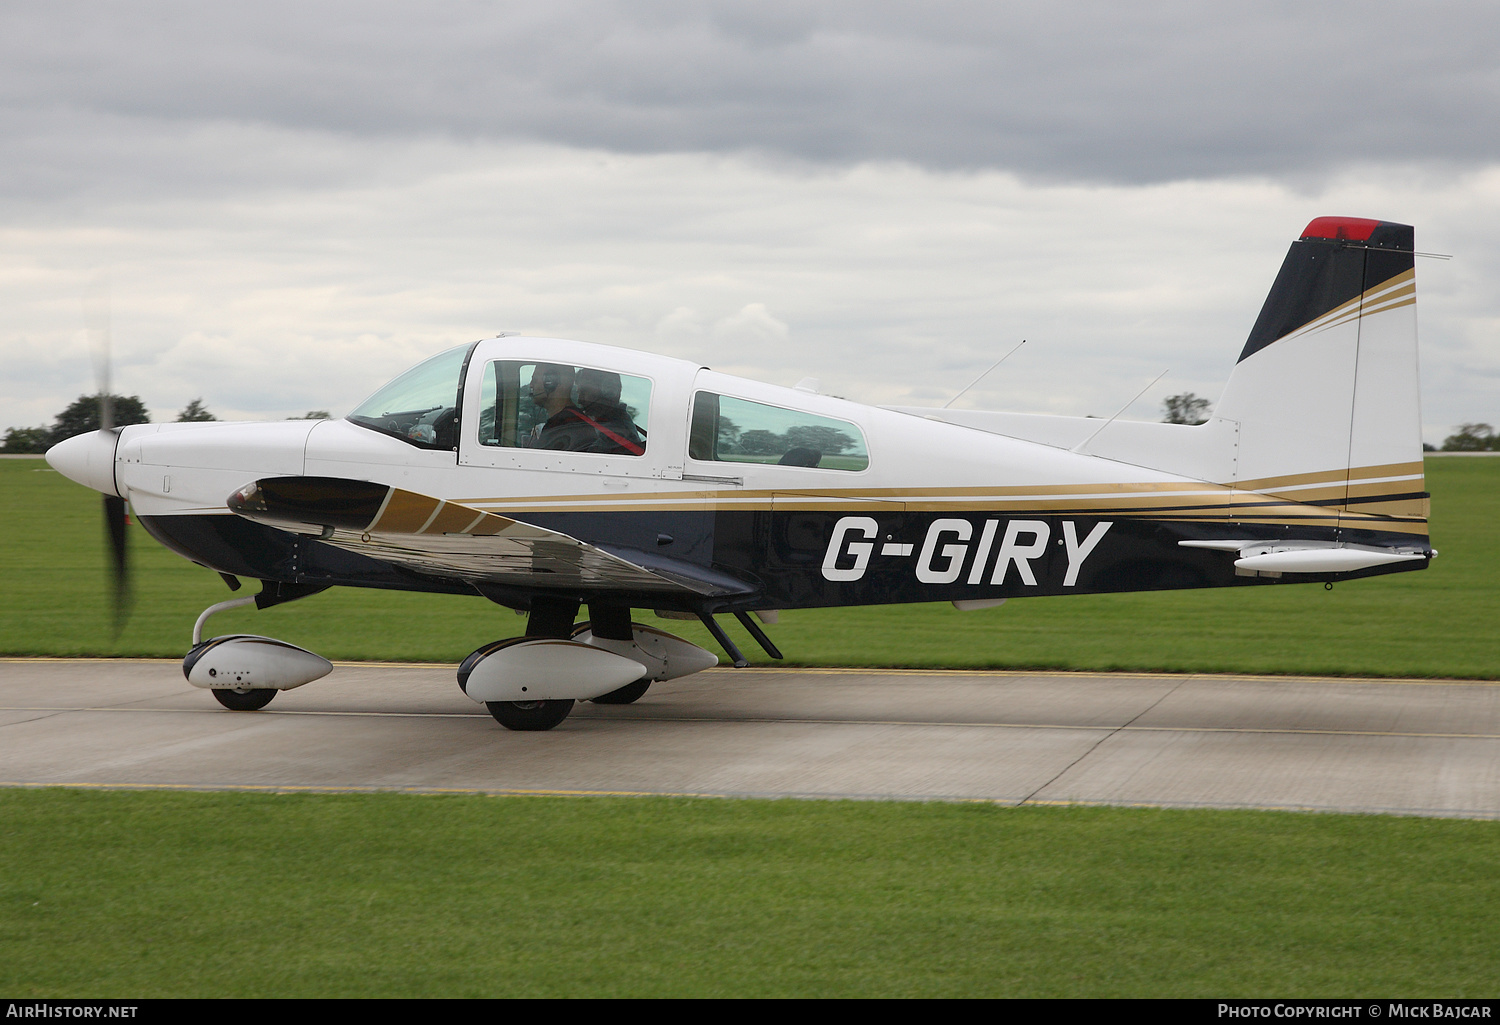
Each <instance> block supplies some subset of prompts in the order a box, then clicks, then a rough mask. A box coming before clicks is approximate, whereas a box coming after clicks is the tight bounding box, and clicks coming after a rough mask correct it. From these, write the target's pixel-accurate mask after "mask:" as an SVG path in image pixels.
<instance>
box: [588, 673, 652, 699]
mask: <svg viewBox="0 0 1500 1025" xmlns="http://www.w3.org/2000/svg"><path fill="white" fill-rule="evenodd" d="M650 686H651V677H649V676H643V677H641V678H640V679H639V680H637V681H635V682H634V683H627V684H626V685H625V686H623V687H621V688H620V689H619V690H612V691H610V692H609V693H608V694H600V695H599V696H598V697H597V698H594V704H596V705H628V704H630V703H631V702H632V701H635V700H636V699H637V698H639V697H640V696H641V695H642V694H645V693H646V689H647V688H648V687H650Z"/></svg>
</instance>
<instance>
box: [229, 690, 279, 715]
mask: <svg viewBox="0 0 1500 1025" xmlns="http://www.w3.org/2000/svg"><path fill="white" fill-rule="evenodd" d="M213 695H214V697H215V698H217V699H218V702H219V704H221V705H223V706H224V707H225V708H228V709H230V710H232V711H235V712H254V711H257V710H259V709H262V708H265V707H266V706H267V705H269V704H270V703H271V699H272V698H274V697H275V696H276V691H275V689H274V688H271V687H242V688H239V689H231V688H229V687H215V688H213Z"/></svg>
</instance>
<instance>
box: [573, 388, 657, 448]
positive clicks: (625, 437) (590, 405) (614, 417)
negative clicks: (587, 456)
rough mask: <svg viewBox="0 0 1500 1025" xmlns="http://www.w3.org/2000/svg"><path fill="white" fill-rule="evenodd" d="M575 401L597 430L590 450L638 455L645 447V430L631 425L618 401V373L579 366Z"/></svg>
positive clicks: (627, 415) (631, 421) (622, 405)
mask: <svg viewBox="0 0 1500 1025" xmlns="http://www.w3.org/2000/svg"><path fill="white" fill-rule="evenodd" d="M577 381H578V405H579V406H580V407H581V408H582V412H583V416H584V418H585V419H586V420H587V421H588V422H589V423H590V424H591V425H592V426H593V427H594V429H595V430H596V431H597V433H598V440H597V441H596V442H595V444H594V447H593V448H591V449H589V451H590V452H605V453H609V454H611V455H630V456H638V455H640V454H641V453H643V452H645V451H646V439H645V436H644V435H645V432H644V431H642V430H641V429H640V428H639V427H637V426H636V425H635V421H634V420H632V419H631V418H630V413H629V412H628V411H627V410H626V409H625V405H624V403H622V402H621V401H620V387H621V385H620V375H619V374H616V373H614V372H612V371H609V370H589V369H587V368H580V369H579V371H578V376H577Z"/></svg>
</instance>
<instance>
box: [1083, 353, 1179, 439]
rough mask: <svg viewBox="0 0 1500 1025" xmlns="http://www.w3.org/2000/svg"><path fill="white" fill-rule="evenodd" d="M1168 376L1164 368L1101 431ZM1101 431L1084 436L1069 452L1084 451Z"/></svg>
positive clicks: (1102, 426)
mask: <svg viewBox="0 0 1500 1025" xmlns="http://www.w3.org/2000/svg"><path fill="white" fill-rule="evenodd" d="M1166 376H1167V372H1166V371H1165V370H1163V371H1162V372H1161V373H1159V374H1157V375H1156V377H1155V378H1154V379H1153V380H1152V381H1151V383H1150V384H1148V385H1146V387H1144V388H1142V389H1141V390H1140V391H1138V392H1136V393H1135V398H1134V399H1131V400H1130V401H1129V402H1127V403H1125V405H1123V406H1121V407H1120V410H1119V412H1118V413H1116V414H1115V415H1114V416H1112V417H1110V418H1109V419H1108V420H1106V421H1104V422H1103V423H1102V424H1100V425H1099V431H1102V430H1104V428H1106V427H1108V426H1109V425H1110V424H1112V423H1114V422H1115V421H1116V420H1118V419H1119V418H1120V413H1123V412H1125V410H1127V409H1129V408H1130V407H1131V406H1133V405H1135V403H1136V399H1139V398H1140V397H1141V396H1142V395H1144V394H1146V393H1147V392H1148V391H1150V390H1151V389H1152V388H1153V387H1154V386H1155V385H1156V382H1157V381H1160V380H1161V379H1162V378H1163V377H1166ZM1099 431H1095V432H1094V433H1093V434H1090V435H1089V436H1088V437H1087V438H1084V439H1083V440H1082V441H1080V442H1079V443H1078V444H1076V445H1074V446H1073V447H1072V448H1070V449H1068V451H1069V452H1082V451H1083V449H1084V446H1085V445H1087V444H1088V443H1089V442H1091V441H1093V440H1094V439H1095V438H1097V437H1099Z"/></svg>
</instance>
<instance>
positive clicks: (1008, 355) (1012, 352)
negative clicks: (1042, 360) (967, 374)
mask: <svg viewBox="0 0 1500 1025" xmlns="http://www.w3.org/2000/svg"><path fill="white" fill-rule="evenodd" d="M1025 344H1026V339H1024V338H1022V339H1021V343H1020V345H1017V346H1016V348H1015V349H1012V350H1010V352H1007V353H1006V354H1005V355H1004V356H1001V357H1000V358H999V359H997V360H995V362H993V363H991V364H990V366H989V370H986V371H985V372H984V373H982V374H980V375H979V376H978V377H976V378H974V380H972V381H970V382H969V383H968V384H967V385H965V386H964V390H963V391H961V392H959V393H958V394H957V395H955V396H953V398H951V399H949V400H948V401H947V402H944V403H943V404H942V406H940V407H939V408H940V409H947V408H948V407H949V406H951V405H953V404H954V403H955V402H957V401H958V400H959V399H961V398H963V395H964V392H966V391H968V390H969V389H970V388H972V387H974V386H975V385H976V384H978V383H979V382H980V381H983V380H984V379H985V378H986V377H989V376H990V373H991V372H992V371H993V370H994V369H995V368H996V367H998V366H999V365H1000V364H1001V363H1004V362H1005V361H1006V360H1008V359H1010V358H1011V357H1012V356H1014V355H1015V353H1016V349H1019V348H1020V347H1021V346H1022V345H1025Z"/></svg>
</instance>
